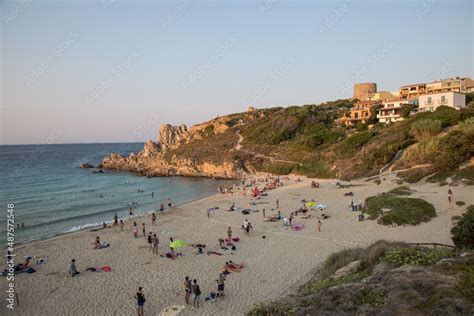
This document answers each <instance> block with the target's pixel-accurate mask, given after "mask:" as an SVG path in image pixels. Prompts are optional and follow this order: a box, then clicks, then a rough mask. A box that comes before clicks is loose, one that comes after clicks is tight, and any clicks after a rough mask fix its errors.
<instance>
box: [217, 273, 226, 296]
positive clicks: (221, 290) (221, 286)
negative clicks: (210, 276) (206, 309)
mask: <svg viewBox="0 0 474 316" xmlns="http://www.w3.org/2000/svg"><path fill="white" fill-rule="evenodd" d="M216 282H217V296H220V297H222V298H224V296H225V294H224V284H225V275H224V274H223V273H219V277H218V278H217V280H216Z"/></svg>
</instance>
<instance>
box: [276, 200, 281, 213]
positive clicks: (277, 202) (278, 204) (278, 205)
mask: <svg viewBox="0 0 474 316" xmlns="http://www.w3.org/2000/svg"><path fill="white" fill-rule="evenodd" d="M276 205H277V210H278V209H279V208H280V201H278V199H277V200H276Z"/></svg>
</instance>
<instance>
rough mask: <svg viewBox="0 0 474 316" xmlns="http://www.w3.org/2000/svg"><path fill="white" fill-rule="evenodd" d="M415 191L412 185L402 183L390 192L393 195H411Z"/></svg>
mask: <svg viewBox="0 0 474 316" xmlns="http://www.w3.org/2000/svg"><path fill="white" fill-rule="evenodd" d="M413 192H414V191H413V190H412V189H410V187H409V186H407V185H401V186H399V187H396V188H395V189H392V190H390V191H388V193H389V194H393V195H411V194H412V193H413Z"/></svg>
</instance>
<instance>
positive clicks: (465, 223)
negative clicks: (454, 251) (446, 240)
mask: <svg viewBox="0 0 474 316" xmlns="http://www.w3.org/2000/svg"><path fill="white" fill-rule="evenodd" d="M454 220H455V221H456V225H455V226H454V227H453V228H452V229H451V234H452V239H453V242H454V244H455V245H456V246H457V247H459V248H467V249H474V205H471V206H469V207H468V208H467V212H466V213H464V214H463V215H462V216H461V217H455V218H454Z"/></svg>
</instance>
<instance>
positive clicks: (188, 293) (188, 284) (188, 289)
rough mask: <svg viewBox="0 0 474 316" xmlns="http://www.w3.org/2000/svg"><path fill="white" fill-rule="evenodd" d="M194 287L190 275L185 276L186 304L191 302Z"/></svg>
mask: <svg viewBox="0 0 474 316" xmlns="http://www.w3.org/2000/svg"><path fill="white" fill-rule="evenodd" d="M191 292H192V287H191V280H190V279H189V277H188V276H187V277H185V278H184V302H185V303H186V305H188V304H189V298H190V297H191Z"/></svg>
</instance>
